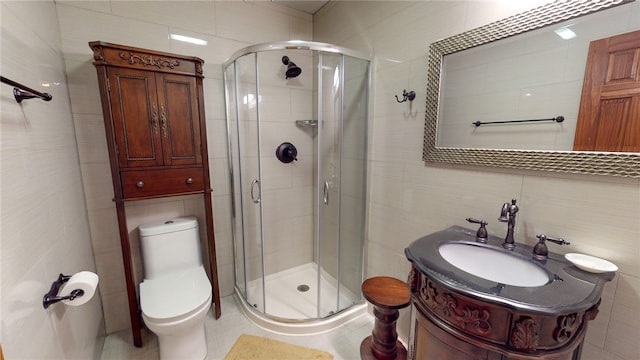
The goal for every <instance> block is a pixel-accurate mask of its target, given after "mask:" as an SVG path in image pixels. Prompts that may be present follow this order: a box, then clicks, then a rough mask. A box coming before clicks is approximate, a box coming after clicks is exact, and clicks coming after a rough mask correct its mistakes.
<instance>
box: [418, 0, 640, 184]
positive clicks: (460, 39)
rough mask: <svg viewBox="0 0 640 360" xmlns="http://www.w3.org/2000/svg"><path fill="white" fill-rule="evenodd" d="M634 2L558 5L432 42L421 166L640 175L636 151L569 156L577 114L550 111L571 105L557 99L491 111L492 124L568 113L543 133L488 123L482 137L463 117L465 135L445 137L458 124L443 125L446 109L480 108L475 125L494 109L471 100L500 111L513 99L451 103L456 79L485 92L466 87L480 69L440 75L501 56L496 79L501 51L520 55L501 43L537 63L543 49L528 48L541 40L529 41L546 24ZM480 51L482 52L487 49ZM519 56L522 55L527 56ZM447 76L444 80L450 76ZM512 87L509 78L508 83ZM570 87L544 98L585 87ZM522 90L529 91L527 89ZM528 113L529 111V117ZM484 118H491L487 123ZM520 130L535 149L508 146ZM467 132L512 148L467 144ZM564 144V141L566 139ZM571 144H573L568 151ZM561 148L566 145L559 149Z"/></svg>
mask: <svg viewBox="0 0 640 360" xmlns="http://www.w3.org/2000/svg"><path fill="white" fill-rule="evenodd" d="M635 1H636V0H601V1H585V2H582V1H581V2H577V1H576V2H559V1H557V2H553V3H549V4H546V5H543V6H540V7H538V8H535V9H532V10H530V11H527V12H524V13H521V14H518V15H514V16H511V17H509V18H506V19H503V20H500V21H496V22H494V23H491V24H488V25H485V26H482V27H479V28H476V29H473V30H470V31H467V32H464V33H461V34H458V35H455V36H452V37H449V38H446V39H443V40H440V41H437V42H434V43H432V44H431V45H430V47H429V58H428V63H429V65H428V71H427V94H426V95H427V99H426V100H427V108H426V116H425V131H424V143H423V160H424V161H426V162H437V163H438V162H439V163H451V164H461V165H478V166H490V167H504V168H515V169H526V170H544V171H555V172H569V173H580V174H593V175H613V176H623V177H640V153H628V152H589V151H572V150H571V144H572V142H573V131H575V130H574V129H573V128H571V127H570V126H575V121H576V116H577V112H578V111H577V104H575V100H574V104H573V107H569V108H567V109H564V108H554V107H553V106H552V105H554V106H555V105H558V106H560V105H562V106H566V104H565V103H571V101H570V100H566V99H562V100H561V101H555V103H556V104H552V103H554V102H553V101H548V99H549V98H548V99H547V101H544V102H541V103H539V105H538V106H529V108H528V109H526V110H525V111H523V110H522V109H519V110H518V111H515V112H514V113H513V114H508V113H506V112H504V113H503V109H500V110H499V112H497V113H496V112H495V111H494V113H496V114H498V115H499V116H500V117H498V118H497V119H495V120H513V119H521V117H522V116H526V115H531V116H533V117H536V116H535V115H539V114H537V113H536V112H539V111H550V112H551V113H550V114H548V115H549V116H548V117H550V118H553V117H556V116H559V115H563V114H560V113H556V112H563V113H565V114H564V116H566V117H567V118H568V119H570V120H569V121H567V122H566V123H558V124H554V123H555V122H553V121H552V122H551V123H550V124H545V125H543V126H542V127H540V126H538V125H533V123H531V124H528V123H527V124H520V123H519V124H513V125H511V124H510V125H505V126H500V127H493V128H491V125H490V126H489V128H491V129H490V130H489V131H486V130H484V129H483V131H484V132H480V131H478V130H479V127H478V126H476V125H473V124H472V121H470V118H467V119H465V120H464V121H465V124H464V126H463V127H464V131H466V133H467V134H465V133H455V132H454V133H449V134H447V133H444V131H445V130H446V131H451V129H455V128H456V126H452V125H450V124H449V123H444V121H450V120H448V119H449V118H451V117H452V114H451V112H452V111H451V109H455V108H456V107H457V108H463V109H465V110H466V111H467V113H468V114H467V115H476V114H474V110H476V109H477V110H478V111H477V116H478V117H480V118H479V119H478V118H476V119H474V120H475V121H479V120H482V121H485V120H487V118H486V116H491V114H490V113H491V111H482V109H481V108H480V107H478V106H474V103H473V101H476V105H477V104H480V103H484V102H488V101H489V100H491V99H494V100H495V101H497V102H499V103H501V104H503V105H505V106H504V107H505V108H508V107H513V106H511V105H513V101H512V100H513V99H512V100H509V99H504V98H503V99H495V97H493V98H490V97H488V96H485V97H484V98H483V96H484V95H483V96H479V95H474V94H472V95H470V96H467V97H468V98H471V99H472V100H473V101H472V102H470V103H468V104H463V103H462V102H461V101H462V100H461V99H462V97H464V96H461V97H459V98H456V97H455V94H454V96H451V89H452V88H455V82H456V81H458V82H459V83H462V84H463V85H464V87H465V88H467V89H470V88H474V87H484V88H487V87H490V86H491V84H489V83H481V84H480V85H478V86H475V85H473V84H471V83H469V81H471V78H472V77H473V76H474V74H477V73H478V72H477V71H467V73H466V74H467V75H466V76H457V78H456V76H451V75H450V74H445V70H446V69H447V68H449V69H452V68H453V69H455V68H456V66H458V68H463V67H464V66H461V65H460V64H466V65H465V66H468V67H471V66H470V65H469V64H473V61H468V60H461V59H463V58H464V57H466V56H476V57H481V58H483V61H485V63H486V62H487V60H486V57H487V56H488V55H487V54H494V55H495V54H501V55H500V56H502V57H498V60H491V61H492V63H491V62H490V63H487V64H488V66H489V67H491V66H493V69H494V74H495V73H496V72H497V70H496V69H498V70H500V71H502V69H506V68H508V67H509V66H507V65H505V64H506V62H505V63H504V64H496V62H498V61H500V60H501V59H504V55H503V54H505V51H507V53H508V54H509V55H510V56H511V58H516V57H518V56H517V55H514V54H515V53H514V52H513V51H514V50H504V49H502V48H503V47H504V46H503V43H505V42H511V43H516V44H519V46H520V48H523V47H524V48H526V49H525V50H521V51H522V52H523V54H525V53H526V52H527V51H529V52H530V55H531V58H535V57H536V56H540V53H541V52H542V51H543V50H539V53H537V54H532V53H531V51H533V50H532V49H534V48H537V47H539V40H535V38H533V37H532V35H533V34H534V33H536V32H541V31H542V30H543V29H546V28H547V27H550V25H554V29H555V27H557V26H555V25H558V24H562V25H563V26H565V27H567V26H568V25H566V23H564V22H567V21H568V20H572V21H575V22H580V20H582V19H585V18H586V17H588V16H589V15H590V14H596V13H598V14H600V12H601V11H603V10H607V9H611V8H614V7H617V6H619V5H624V4H628V3H633V2H635ZM626 6H630V7H632V8H633V9H634V11H635V12H640V10H638V4H637V3H635V4H631V5H626ZM621 9H622V7H620V8H617V9H612V10H610V12H613V11H614V10H621ZM623 10H624V9H623ZM618 12H621V11H618ZM602 14H608V13H607V12H606V11H605V12H602ZM634 16H635V17H637V16H639V14H635V13H632V14H627V21H637V20H632V19H634ZM571 25H573V24H571ZM586 27H587V28H589V29H593V28H594V27H593V26H591V25H587V26H586ZM605 36H606V35H605ZM596 38H597V37H596ZM532 39H534V40H532ZM594 39H595V38H594ZM523 44H526V45H523ZM563 46H565V45H563ZM565 47H566V46H565ZM484 49H487V50H486V51H485V50H484ZM483 51H484V52H483ZM551 51H552V52H553V51H556V52H557V51H559V50H558V48H557V46H556V48H555V49H554V50H551ZM560 51H563V54H564V53H566V51H565V50H563V49H561V50H560ZM551 54H552V53H551ZM521 57H524V55H523V56H521ZM564 57H566V58H569V59H568V60H565V61H566V62H567V64H571V63H570V61H571V56H564ZM447 61H448V63H447ZM474 61H476V60H474ZM585 61H586V60H581V62H579V64H581V65H580V66H573V69H572V71H573V73H574V77H575V73H576V72H578V73H581V74H584V62H585ZM476 63H478V61H476ZM574 63H575V61H574ZM456 64H457V65H456ZM554 64H555V65H556V67H558V66H559V65H557V62H554ZM511 65H512V66H511V67H514V68H522V67H523V66H521V65H513V64H511ZM571 65H573V64H571ZM560 66H564V67H565V68H566V67H567V65H566V64H565V65H560ZM576 68H577V69H576ZM527 70H531V71H530V72H531V73H533V74H532V75H531V79H537V78H541V77H543V75H548V74H549V72H552V71H553V70H546V69H539V70H538V73H537V74H536V72H535V71H533V70H534V69H533V68H532V67H528V68H527ZM460 74H465V73H464V71H462V72H460ZM470 75H471V76H470ZM498 75H500V76H502V75H503V74H502V73H499V74H498ZM447 76H449V77H448V78H447ZM521 77H522V76H521ZM531 79H529V81H531ZM485 81H486V78H485ZM510 81H511V80H509V81H507V82H510ZM569 83H571V84H570V86H569V85H567V84H569ZM575 83H576V82H575V81H573V82H566V83H565V84H563V86H564V88H563V87H561V89H562V90H552V91H549V90H548V89H546V93H547V96H549V95H548V94H553V93H555V94H558V93H559V92H561V91H567V90H566V89H567V88H573V89H574V90H575V88H576V87H578V88H579V89H578V90H577V91H578V92H580V91H581V89H582V82H581V81H580V82H579V84H578V85H577V86H576V85H575ZM451 84H454V85H451ZM499 85H502V84H499ZM527 86H530V84H529V85H527ZM522 88H523V86H520V89H522ZM500 89H501V90H502V92H503V93H508V92H509V91H508V90H505V89H504V88H500ZM515 89H516V90H511V92H512V93H513V91H517V89H518V88H517V87H516V88H515ZM445 92H446V95H447V96H446V97H445V96H444V95H445ZM521 92H522V91H521ZM520 95H522V94H520ZM573 98H574V99H575V98H576V95H575V94H574V95H573ZM577 98H578V100H579V98H580V95H579V94H577ZM447 101H449V102H450V103H447ZM540 104H542V105H540ZM540 108H544V109H540ZM549 109H550V110H549ZM527 111H528V112H530V113H529V114H527V113H526V112H527ZM554 111H556V112H554ZM487 114H489V115H487ZM494 115H495V114H494ZM456 116H459V114H455V115H454V116H453V117H456ZM482 116H485V118H482ZM538 118H539V117H538ZM488 119H489V120H491V118H488ZM458 128H460V126H458ZM475 128H478V130H475ZM485 128H487V127H485ZM524 131H529V132H530V133H527V136H529V137H531V138H532V139H534V140H532V144H535V146H529V147H528V148H516V147H515V146H514V145H513V143H515V142H518V143H522V142H523V141H522V140H521V139H518V135H517V134H518V132H521V134H522V133H523V132H524ZM468 133H472V134H473V135H474V136H475V135H479V136H484V137H490V136H491V135H492V134H493V135H495V134H497V135H498V136H494V138H500V137H502V138H505V139H511V143H509V142H507V143H505V144H498V143H497V142H496V141H489V142H485V144H484V145H481V146H477V144H475V143H473V142H471V141H467V140H464V139H465V137H466V136H468ZM545 133H547V134H548V133H553V136H555V138H556V139H560V140H552V141H550V140H546V139H543V138H542V136H545ZM519 136H522V135H519ZM562 136H564V138H562ZM567 138H568V139H569V140H567ZM451 139H453V142H452V141H451ZM461 139H462V140H461ZM514 139H516V140H514ZM563 139H564V140H563ZM456 141H457V142H456ZM476 143H477V142H476ZM538 143H540V144H542V143H552V145H551V146H549V147H548V148H544V147H542V146H538ZM554 143H555V144H554ZM568 143H571V144H569V145H567V144H568ZM558 144H559V145H558ZM562 146H564V148H563V147H562Z"/></svg>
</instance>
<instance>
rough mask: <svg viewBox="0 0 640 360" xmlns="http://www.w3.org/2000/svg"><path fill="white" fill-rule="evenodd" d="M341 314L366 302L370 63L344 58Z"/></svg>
mask: <svg viewBox="0 0 640 360" xmlns="http://www.w3.org/2000/svg"><path fill="white" fill-rule="evenodd" d="M343 88H344V96H343V102H342V130H341V133H342V136H341V151H340V156H341V159H340V164H341V169H340V174H341V179H342V181H341V184H342V185H341V187H340V188H341V195H340V197H341V211H340V224H341V225H340V234H339V237H340V250H339V253H340V258H339V260H338V261H339V268H340V278H339V283H338V286H339V289H338V292H339V297H338V310H343V309H346V308H348V307H350V306H351V305H353V304H355V303H357V302H359V301H360V300H361V299H362V294H361V285H362V280H363V272H364V267H363V264H364V229H365V209H366V199H365V196H366V191H365V189H366V186H367V184H366V174H367V165H366V164H367V138H368V136H367V132H368V128H367V115H368V114H367V112H368V101H367V99H368V98H369V94H368V89H369V62H368V61H365V60H362V59H357V58H353V57H349V56H345V57H344V76H343Z"/></svg>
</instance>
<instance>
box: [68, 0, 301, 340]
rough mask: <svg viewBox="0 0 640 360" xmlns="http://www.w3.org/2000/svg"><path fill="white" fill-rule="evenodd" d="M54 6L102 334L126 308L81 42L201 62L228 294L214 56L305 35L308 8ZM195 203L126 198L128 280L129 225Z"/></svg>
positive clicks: (96, 112) (229, 259)
mask: <svg viewBox="0 0 640 360" xmlns="http://www.w3.org/2000/svg"><path fill="white" fill-rule="evenodd" d="M56 8H57V12H58V18H59V23H60V36H61V38H62V51H63V56H64V61H65V64H66V72H67V78H68V81H69V90H70V95H71V108H72V111H73V118H74V122H75V127H76V132H77V138H78V147H79V152H80V163H81V169H82V175H83V180H84V184H83V185H84V189H85V192H86V198H87V210H88V213H89V222H90V226H91V235H92V240H93V246H94V252H95V259H96V265H97V269H98V273H99V274H100V275H101V290H102V300H103V308H104V318H105V324H106V330H107V332H108V333H111V332H115V331H118V330H121V329H126V328H128V327H129V316H128V310H127V296H126V290H125V282H124V271H123V264H122V258H121V252H120V243H119V237H118V232H117V221H116V213H115V207H114V204H113V202H112V198H113V189H112V184H111V174H110V170H109V163H108V161H109V159H108V154H107V144H106V141H105V134H104V125H103V118H102V110H101V105H100V98H99V92H98V83H97V76H96V72H95V69H94V66H93V65H92V53H91V51H90V49H89V46H88V45H87V43H88V42H89V41H94V40H101V41H106V42H112V43H116V44H123V45H130V46H135V47H141V48H147V49H153V50H159V51H165V52H171V53H177V54H183V55H189V56H197V57H200V58H201V59H203V60H204V61H205V65H204V75H205V80H204V94H205V112H206V120H207V137H208V145H209V162H210V168H211V178H212V187H213V205H214V218H215V235H216V250H217V253H218V274H219V279H220V292H221V296H225V295H229V294H231V293H232V292H233V281H234V275H233V273H234V270H233V250H232V244H231V231H230V227H229V226H230V212H231V211H230V206H229V204H230V203H229V185H228V166H227V161H226V156H227V151H226V128H225V122H224V119H225V108H224V95H223V84H222V66H221V64H222V63H223V62H224V61H225V60H226V59H227V58H228V57H230V56H231V54H232V53H233V52H234V51H236V50H238V49H240V48H243V47H245V46H248V45H253V44H257V43H263V42H272V41H283V40H290V39H302V40H311V36H312V25H311V16H310V15H308V14H304V13H301V12H298V11H295V10H291V9H288V8H283V7H281V6H278V5H273V4H271V3H269V2H244V1H242V2H235V1H234V2H217V1H216V2H213V1H206V2H205V1H176V2H171V1H162V2H146V1H140V2H138V1H91V2H89V1H56ZM170 33H178V34H181V35H187V36H192V37H196V38H200V39H204V40H207V41H208V45H207V46H198V45H192V44H187V43H184V42H179V41H175V40H170V39H169V34H170ZM275 69H278V70H279V69H280V68H279V67H276V68H275ZM292 103H293V102H292V101H291V99H290V98H288V97H285V98H282V99H281V98H279V99H276V100H275V102H273V103H272V105H273V106H274V107H275V108H277V109H289V106H290V104H292ZM289 111H291V110H289ZM292 128H293V125H292ZM201 204H202V200H201V198H199V197H186V198H181V199H178V200H176V199H169V200H166V199H165V200H153V201H145V202H137V203H135V204H128V205H127V216H128V223H129V232H130V234H131V236H132V248H133V250H134V260H135V261H134V262H135V265H136V266H135V268H136V277H137V280H138V281H139V280H141V275H142V274H141V266H140V253H139V246H138V241H137V235H136V234H137V231H136V227H137V226H138V225H139V224H141V223H144V222H147V221H153V220H157V219H162V218H165V217H174V216H183V215H197V216H198V217H199V219H200V221H201V224H202V219H203V217H202V214H203V208H202V205H201ZM267 210H268V209H267ZM202 228H203V226H201V230H202ZM223 311H224V309H223Z"/></svg>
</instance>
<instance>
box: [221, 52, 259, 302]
mask: <svg viewBox="0 0 640 360" xmlns="http://www.w3.org/2000/svg"><path fill="white" fill-rule="evenodd" d="M256 71H257V67H256V55H255V54H248V55H245V56H243V57H240V58H238V59H237V60H236V61H235V63H234V66H233V67H231V66H230V67H229V68H227V70H226V72H225V77H226V78H227V79H226V81H227V85H228V87H229V88H231V89H233V90H234V91H235V92H236V93H235V95H234V94H229V95H230V97H231V98H235V99H236V103H235V104H233V105H234V106H235V108H230V110H229V111H228V112H230V114H229V115H231V117H230V118H231V120H232V121H230V124H231V125H230V126H229V132H230V151H231V152H232V153H235V154H234V156H232V157H231V158H233V159H234V162H235V163H233V164H230V166H232V167H233V169H234V170H233V173H234V174H237V175H236V176H234V178H233V188H234V196H235V198H236V199H239V200H240V201H237V202H236V204H238V205H239V206H238V207H239V208H236V209H234V210H235V218H234V223H233V226H234V233H235V234H234V235H235V237H236V239H238V240H240V241H236V242H235V245H234V246H235V248H234V251H235V253H236V258H241V259H244V261H241V262H236V284H237V286H238V288H239V289H240V290H241V291H242V292H243V295H244V296H245V298H246V299H247V302H248V303H249V304H251V305H252V306H253V307H255V308H256V309H258V310H260V311H264V267H263V256H264V254H263V251H262V249H263V246H262V245H263V236H262V203H261V200H262V199H261V197H262V186H261V185H262V184H261V173H260V148H259V140H260V128H259V126H260V124H259V121H258V118H257V117H258V107H259V104H258V100H259V98H258V91H257V84H256V79H257V77H256ZM234 111H235V114H234Z"/></svg>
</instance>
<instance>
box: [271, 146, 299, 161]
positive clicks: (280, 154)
mask: <svg viewBox="0 0 640 360" xmlns="http://www.w3.org/2000/svg"><path fill="white" fill-rule="evenodd" d="M297 156H298V149H296V147H295V146H294V145H293V144H292V143H290V142H283V143H282V144H280V145H278V148H277V149H276V157H277V158H278V160H280V161H282V162H283V163H285V164H288V163H290V162H292V161H294V160H295V161H298V158H297Z"/></svg>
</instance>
